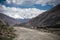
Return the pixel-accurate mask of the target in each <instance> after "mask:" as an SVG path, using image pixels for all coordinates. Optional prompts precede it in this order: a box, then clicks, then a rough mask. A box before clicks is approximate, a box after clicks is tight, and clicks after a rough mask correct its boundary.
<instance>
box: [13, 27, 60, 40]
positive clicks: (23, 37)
mask: <svg viewBox="0 0 60 40" xmlns="http://www.w3.org/2000/svg"><path fill="white" fill-rule="evenodd" d="M14 29H16V30H17V31H16V33H17V37H16V38H15V39H14V40H60V36H57V35H55V34H51V33H45V32H40V31H37V30H33V29H28V28H23V27H14Z"/></svg>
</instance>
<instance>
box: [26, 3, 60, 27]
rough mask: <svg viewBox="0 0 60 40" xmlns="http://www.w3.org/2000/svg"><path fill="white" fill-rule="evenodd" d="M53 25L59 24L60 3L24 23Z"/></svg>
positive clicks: (39, 25) (31, 25) (33, 25)
mask: <svg viewBox="0 0 60 40" xmlns="http://www.w3.org/2000/svg"><path fill="white" fill-rule="evenodd" d="M55 25H60V4H59V5H57V6H55V7H53V8H52V9H50V10H48V11H46V12H44V13H42V14H40V15H39V16H37V17H35V18H33V19H31V20H30V21H29V22H28V23H26V24H25V26H27V27H53V26H55ZM56 27H57V26H56Z"/></svg>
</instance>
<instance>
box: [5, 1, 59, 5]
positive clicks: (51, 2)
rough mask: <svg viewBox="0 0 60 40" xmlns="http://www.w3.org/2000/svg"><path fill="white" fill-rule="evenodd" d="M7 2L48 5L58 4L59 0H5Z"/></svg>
mask: <svg viewBox="0 0 60 40" xmlns="http://www.w3.org/2000/svg"><path fill="white" fill-rule="evenodd" d="M6 2H7V3H8V4H17V5H34V4H41V5H42V6H45V5H47V4H49V5H57V4H60V0H7V1H6Z"/></svg>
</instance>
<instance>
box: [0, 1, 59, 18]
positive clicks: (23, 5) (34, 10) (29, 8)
mask: <svg viewBox="0 0 60 40" xmlns="http://www.w3.org/2000/svg"><path fill="white" fill-rule="evenodd" d="M58 4H60V0H0V12H1V13H4V14H6V15H8V16H10V17H13V18H20V19H27V18H29V19H31V18H33V17H36V16H38V15H39V14H41V13H43V12H45V11H47V10H49V9H51V8H52V7H54V6H56V5H58Z"/></svg>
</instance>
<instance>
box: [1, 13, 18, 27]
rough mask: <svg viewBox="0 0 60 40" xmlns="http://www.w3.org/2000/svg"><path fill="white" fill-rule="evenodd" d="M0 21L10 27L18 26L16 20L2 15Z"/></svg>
mask: <svg viewBox="0 0 60 40" xmlns="http://www.w3.org/2000/svg"><path fill="white" fill-rule="evenodd" d="M0 20H1V21H3V22H5V23H7V24H9V25H10V26H12V25H15V24H19V22H18V21H17V20H16V19H14V18H11V17H9V16H7V15H5V14H3V13H0Z"/></svg>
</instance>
